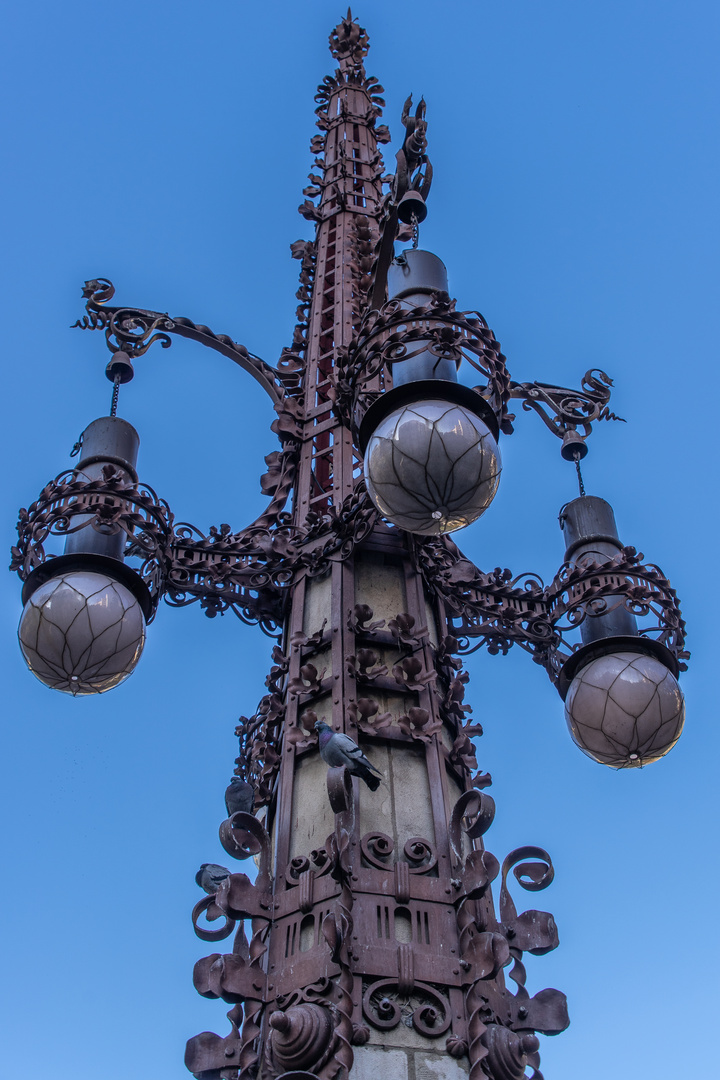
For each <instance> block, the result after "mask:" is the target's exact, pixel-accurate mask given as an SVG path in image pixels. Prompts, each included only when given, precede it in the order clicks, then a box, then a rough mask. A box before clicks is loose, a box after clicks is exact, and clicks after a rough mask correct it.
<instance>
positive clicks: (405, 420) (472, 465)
mask: <svg viewBox="0 0 720 1080" xmlns="http://www.w3.org/2000/svg"><path fill="white" fill-rule="evenodd" d="M500 469H501V465H500V452H499V450H498V446H497V443H496V442H495V439H494V438H493V436H492V434H491V432H490V430H489V429H488V427H487V426H486V425H485V424H484V423H483V421H482V420H481V419H480V418H479V417H478V416H475V415H474V413H472V412H470V411H469V410H468V409H465V408H463V407H462V405H453V404H451V403H450V402H448V401H418V402H414V403H413V404H412V405H404V406H402V407H401V408H399V409H396V410H395V411H394V412H392V413H390V415H389V416H386V417H385V419H384V420H382V421H381V422H380V424H379V425H378V427H377V428H376V430H375V431H374V433H373V435H372V436H371V438H370V441H369V442H368V445H367V450H366V451H365V480H366V483H367V489H368V493H369V495H370V498H371V499H372V500H373V502H374V503H375V505H376V506H377V508H378V510H379V511H380V513H381V514H382V515H383V517H385V518H387V520H388V521H390V522H392V524H393V525H397V526H398V527H399V528H401V529H406V530H407V531H408V532H412V533H421V534H423V535H425V536H437V535H438V534H440V533H449V532H454V531H455V530H456V529H462V528H464V527H465V526H466V525H469V524H470V523H471V522H472V521H475V520H476V519H477V518H479V517H480V515H481V514H482V513H483V512H484V511H485V510H487V508H488V506H489V505H490V503H491V502H492V500H493V499H494V497H495V492H496V491H497V486H498V482H499V480H500Z"/></svg>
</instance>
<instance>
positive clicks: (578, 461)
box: [573, 450, 585, 498]
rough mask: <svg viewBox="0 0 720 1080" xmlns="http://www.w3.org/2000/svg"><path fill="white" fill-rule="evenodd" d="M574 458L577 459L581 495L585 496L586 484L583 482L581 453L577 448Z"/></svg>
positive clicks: (576, 466) (576, 467)
mask: <svg viewBox="0 0 720 1080" xmlns="http://www.w3.org/2000/svg"><path fill="white" fill-rule="evenodd" d="M573 458H574V460H575V471H576V472H577V478H578V487H579V488H580V497H581V498H584V497H585V484H584V483H583V475H582V472H581V471H580V454H579V453H578V451H577V450H576V451H575V453H574V454H573Z"/></svg>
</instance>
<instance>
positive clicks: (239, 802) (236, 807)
mask: <svg viewBox="0 0 720 1080" xmlns="http://www.w3.org/2000/svg"><path fill="white" fill-rule="evenodd" d="M254 807H255V788H254V787H253V786H252V784H248V783H247V781H246V780H241V779H240V777H239V776H233V778H232V780H231V781H230V786H229V787H228V788H227V789H226V791H225V808H226V810H227V813H228V817H232V815H233V814H237V813H238V812H239V811H242V813H243V814H252V812H253V809H254Z"/></svg>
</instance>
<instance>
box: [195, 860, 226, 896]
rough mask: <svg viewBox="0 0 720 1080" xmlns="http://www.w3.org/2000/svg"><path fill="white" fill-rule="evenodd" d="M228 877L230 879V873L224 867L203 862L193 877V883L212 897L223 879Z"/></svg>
mask: <svg viewBox="0 0 720 1080" xmlns="http://www.w3.org/2000/svg"><path fill="white" fill-rule="evenodd" d="M228 877H230V871H229V870H228V868H227V867H226V866H218V864H217V863H214V862H204V863H203V864H202V866H201V867H200V869H199V870H198V872H197V874H196V875H195V881H196V883H197V884H198V885H199V886H200V888H201V889H204V890H205V892H206V893H209V895H210V896H213V895H214V894H215V893H216V892H217V891H218V889H219V888H220V886H221V885H222V883H223V881H224V880H225V878H228Z"/></svg>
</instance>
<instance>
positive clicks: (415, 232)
mask: <svg viewBox="0 0 720 1080" xmlns="http://www.w3.org/2000/svg"><path fill="white" fill-rule="evenodd" d="M410 223H411V225H412V246H413V251H417V246H418V241H419V239H420V226H419V224H418V219H417V214H413V215H412V216H411V218H410Z"/></svg>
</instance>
